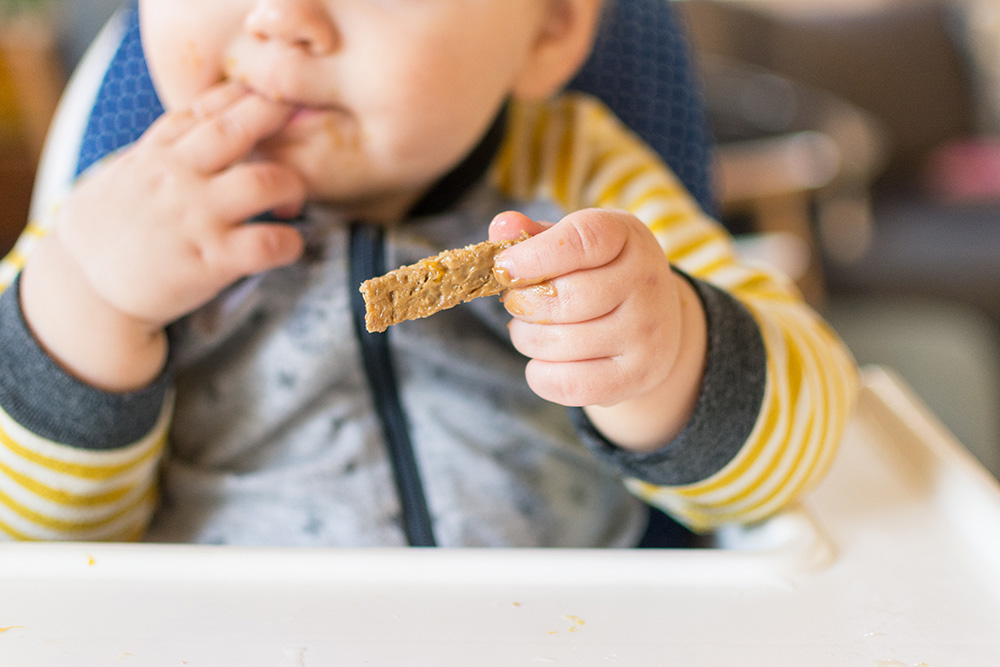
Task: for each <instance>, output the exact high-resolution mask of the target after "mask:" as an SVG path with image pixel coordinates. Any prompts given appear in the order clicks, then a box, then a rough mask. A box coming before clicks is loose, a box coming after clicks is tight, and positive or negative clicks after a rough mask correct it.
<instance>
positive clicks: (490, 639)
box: [0, 369, 1000, 667]
mask: <svg viewBox="0 0 1000 667" xmlns="http://www.w3.org/2000/svg"><path fill="white" fill-rule="evenodd" d="M720 541H721V542H722V543H724V544H725V545H726V546H728V547H729V548H728V549H706V550H688V551H674V550H664V551H585V550H334V549H331V550H301V549H234V548H228V547H190V546H156V545H116V544H111V545H108V544H0V630H2V631H0V666H2V667H49V666H52V667H55V666H59V667H64V666H69V667H90V666H97V665H113V666H119V667H121V666H128V665H143V666H146V665H154V666H161V665H162V666H169V667H179V666H182V665H190V666H192V667H195V666H209V665H210V666H212V667H216V666H229V665H233V666H239V667H317V666H322V667H327V666H341V665H351V666H353V665H373V666H386V665H407V666H410V665H414V666H416V665H428V666H431V665H433V666H435V667H447V666H450V665H455V666H458V665H461V666H463V667H466V666H473V665H497V666H500V665H504V666H507V665H536V664H552V665H633V666H636V667H654V666H656V665H664V666H671V667H673V666H684V667H694V666H702V665H703V666H706V667H707V666H709V665H718V666H728V665H734V666H739V667H752V666H758V665H759V666H761V667H765V666H766V667H781V666H784V665H788V666H796V667H809V666H812V665H820V666H824V665H831V666H839V665H859V666H862V667H900V666H905V667H914V666H920V667H923V666H926V667H948V666H960V667H977V666H980V665H981V666H983V667H986V666H989V667H995V666H997V665H1000V489H998V486H997V484H996V482H995V480H993V478H992V477H990V476H989V475H988V474H987V473H986V472H985V471H984V470H983V469H982V468H981V467H980V466H979V465H978V464H977V463H976V462H975V461H974V459H973V458H972V457H971V456H970V455H968V454H967V453H966V452H965V451H964V450H963V449H962V448H961V446H959V445H958V444H957V443H955V442H954V441H953V439H952V438H951V437H950V436H949V435H948V434H947V433H945V432H944V431H943V430H942V429H941V428H940V427H939V426H938V425H937V424H936V422H935V421H934V420H933V418H931V417H929V416H928V415H927V414H926V413H925V412H924V411H923V410H922V409H921V408H920V407H919V405H918V404H916V403H915V402H914V400H913V398H912V396H911V395H910V393H909V392H908V391H907V389H906V388H905V387H903V386H902V385H900V384H899V383H898V382H897V381H896V380H895V379H894V378H893V377H892V376H891V375H889V374H887V373H885V372H883V371H880V370H878V369H873V370H870V371H868V372H867V374H866V386H865V389H864V391H863V394H862V397H861V402H860V404H859V409H858V412H857V415H856V417H855V419H854V421H853V423H852V425H851V428H850V431H849V433H848V434H847V437H846V439H845V442H844V446H843V449H842V452H841V455H840V456H839V457H838V459H837V461H836V463H835V465H834V468H833V469H832V470H831V473H830V475H829V477H828V478H827V479H826V480H825V481H824V483H823V484H822V485H821V487H820V488H819V489H817V490H816V492H814V493H813V494H812V495H810V496H809V497H808V500H807V502H806V504H805V505H804V506H803V507H801V508H797V509H795V510H793V511H790V512H788V513H786V514H784V515H782V516H779V517H776V518H775V519H773V520H772V521H769V522H767V523H766V524H764V525H762V526H759V527H757V528H755V529H752V530H733V531H728V532H726V533H724V534H722V535H720Z"/></svg>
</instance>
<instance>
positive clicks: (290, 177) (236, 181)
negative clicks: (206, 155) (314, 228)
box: [212, 162, 306, 220]
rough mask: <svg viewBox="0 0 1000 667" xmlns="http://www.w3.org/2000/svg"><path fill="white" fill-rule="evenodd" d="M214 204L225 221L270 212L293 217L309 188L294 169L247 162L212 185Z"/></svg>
mask: <svg viewBox="0 0 1000 667" xmlns="http://www.w3.org/2000/svg"><path fill="white" fill-rule="evenodd" d="M212 191H213V197H214V202H215V203H216V205H217V206H218V207H219V208H218V210H219V211H221V212H224V217H226V218H227V219H231V220H246V219H249V218H253V217H254V216H257V215H259V214H261V213H265V212H268V211H272V212H278V213H281V214H283V215H284V214H285V213H288V212H291V214H292V215H294V213H295V212H297V211H298V210H299V209H301V207H302V205H303V203H305V198H306V184H305V181H304V180H303V179H302V177H301V176H300V175H299V174H298V172H296V171H295V170H294V169H292V168H290V167H287V166H285V165H281V164H278V163H275V162H246V163H243V164H238V165H236V166H234V167H231V168H230V169H227V170H226V171H224V172H222V173H221V174H219V175H218V176H216V177H215V178H214V179H213V181H212Z"/></svg>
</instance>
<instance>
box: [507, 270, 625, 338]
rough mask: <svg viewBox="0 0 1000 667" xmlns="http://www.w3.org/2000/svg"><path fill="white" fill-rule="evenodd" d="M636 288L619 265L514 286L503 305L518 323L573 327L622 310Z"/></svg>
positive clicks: (508, 291) (508, 292)
mask: <svg viewBox="0 0 1000 667" xmlns="http://www.w3.org/2000/svg"><path fill="white" fill-rule="evenodd" d="M633 287H634V286H633V285H631V284H628V283H626V281H625V276H624V274H623V271H622V268H621V267H620V266H619V262H617V261H612V262H611V263H610V264H606V265H604V266H601V267H598V268H596V269H590V270H588V271H576V272H574V273H570V274H568V275H564V276H559V277H557V278H552V279H550V280H543V281H542V282H538V283H534V284H530V285H527V286H524V287H512V288H510V289H508V290H507V291H506V292H504V296H503V305H504V307H505V308H506V309H507V312H508V313H510V314H511V315H513V316H514V317H515V318H517V319H518V320H521V321H524V322H532V323H537V324H570V323H573V322H586V321H589V320H593V319H595V318H598V317H603V316H605V315H608V314H609V313H611V312H613V311H614V310H615V309H616V308H618V307H619V306H620V305H621V303H622V301H624V300H625V298H626V296H627V295H628V294H629V292H630V290H631V289H632V288H633Z"/></svg>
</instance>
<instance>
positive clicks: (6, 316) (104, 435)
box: [0, 279, 170, 450]
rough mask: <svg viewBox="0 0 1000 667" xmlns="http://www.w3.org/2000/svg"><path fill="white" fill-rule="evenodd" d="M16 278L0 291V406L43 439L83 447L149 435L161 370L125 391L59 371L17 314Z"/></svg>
mask: <svg viewBox="0 0 1000 667" xmlns="http://www.w3.org/2000/svg"><path fill="white" fill-rule="evenodd" d="M19 286H20V279H18V280H16V281H15V282H14V284H13V285H11V286H10V288H9V289H7V290H6V291H5V292H3V293H2V294H0V406H2V407H3V410H4V411H5V412H6V413H7V414H8V415H9V416H10V417H11V418H12V419H13V420H14V421H15V422H17V423H18V424H20V425H21V426H23V427H24V428H26V429H27V430H29V431H31V432H32V433H35V434H37V435H39V436H41V437H43V438H46V439H49V440H52V441H54V442H58V443H60V444H64V445H68V446H70V447H79V448H83V449H92V450H98V449H104V450H107V449H115V448H118V447H124V446H126V445H129V444H132V443H134V442H136V441H137V440H139V439H140V438H142V437H143V436H144V435H146V434H147V433H149V432H150V431H151V430H152V429H153V426H154V425H155V424H156V421H157V419H158V418H159V417H160V414H161V412H162V409H163V401H164V400H165V396H166V392H167V390H168V388H169V386H170V379H169V377H168V374H167V373H166V372H165V373H163V374H161V376H160V377H159V378H157V380H156V381H154V382H153V383H152V384H151V385H149V386H148V387H145V388H143V389H139V390H137V391H131V392H126V393H120V394H118V393H109V392H105V391H101V390H99V389H96V388H94V387H92V386H90V385H88V384H86V383H84V382H81V381H79V380H77V379H76V378H74V377H72V376H71V375H69V374H68V373H66V371H64V370H63V369H62V368H61V367H60V366H59V365H58V364H57V363H56V362H55V361H54V360H53V359H52V358H51V357H50V356H49V355H48V354H47V353H46V352H45V350H43V349H42V348H41V346H40V345H39V344H38V341H37V340H36V339H35V337H34V335H33V334H32V333H31V331H30V330H29V329H28V325H27V323H26V322H25V321H24V315H23V313H22V312H21V302H20V297H19V293H20V289H19Z"/></svg>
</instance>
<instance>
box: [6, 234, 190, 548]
mask: <svg viewBox="0 0 1000 667" xmlns="http://www.w3.org/2000/svg"><path fill="white" fill-rule="evenodd" d="M45 234H46V226H45V225H44V223H43V224H29V225H28V227H27V228H26V229H25V231H24V232H23V233H22V235H21V237H20V239H19V240H18V242H17V245H16V246H15V248H14V249H13V251H11V252H10V253H9V254H8V255H7V257H6V258H4V259H3V260H2V261H0V540H2V539H12V540H135V539H138V538H139V537H141V535H142V533H143V532H144V531H145V528H146V526H147V525H148V523H149V520H150V517H151V515H152V512H153V508H154V505H155V500H156V473H157V468H158V463H159V460H160V456H161V453H162V451H163V448H164V442H165V440H166V433H167V428H168V425H169V421H170V412H171V409H170V406H171V400H170V393H171V392H170V390H169V387H168V386H167V384H166V383H165V382H159V383H157V384H156V386H152V387H150V388H147V389H144V390H140V391H138V392H131V393H127V394H108V393H105V392H101V391H99V390H97V389H95V388H93V387H89V386H87V385H85V384H84V383H82V382H79V381H78V380H76V379H75V378H72V377H71V376H69V375H68V374H66V373H65V372H64V371H62V369H60V368H59V366H58V365H57V364H56V363H55V362H54V361H53V360H52V359H51V358H50V357H48V355H46V354H45V352H44V351H43V350H42V349H41V348H40V346H39V345H38V344H37V342H36V341H35V339H34V338H33V337H32V336H31V334H30V331H29V329H28V327H27V324H26V323H25V322H24V319H23V316H22V314H21V310H20V303H19V299H18V294H17V292H18V290H17V286H18V276H19V273H20V270H21V268H22V267H23V266H24V263H25V261H26V258H27V257H28V256H29V254H30V253H31V251H32V249H33V248H34V247H35V245H36V244H37V243H38V242H39V240H40V239H41V238H43V237H44V235H45Z"/></svg>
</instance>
